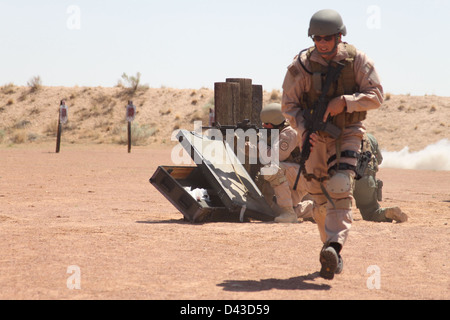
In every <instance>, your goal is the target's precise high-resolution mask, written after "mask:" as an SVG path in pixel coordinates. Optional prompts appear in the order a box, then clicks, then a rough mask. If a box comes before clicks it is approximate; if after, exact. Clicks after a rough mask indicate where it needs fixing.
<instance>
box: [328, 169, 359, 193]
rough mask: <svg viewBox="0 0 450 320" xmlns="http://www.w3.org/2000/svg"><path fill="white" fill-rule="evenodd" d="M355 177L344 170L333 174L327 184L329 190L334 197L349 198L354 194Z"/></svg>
mask: <svg viewBox="0 0 450 320" xmlns="http://www.w3.org/2000/svg"><path fill="white" fill-rule="evenodd" d="M352 189H353V177H352V176H351V175H350V174H349V173H347V172H343V171H338V172H337V173H336V174H335V175H333V176H332V177H331V178H330V180H329V181H328V184H327V191H328V193H329V194H330V197H331V198H333V199H343V198H348V197H350V196H351V195H352Z"/></svg>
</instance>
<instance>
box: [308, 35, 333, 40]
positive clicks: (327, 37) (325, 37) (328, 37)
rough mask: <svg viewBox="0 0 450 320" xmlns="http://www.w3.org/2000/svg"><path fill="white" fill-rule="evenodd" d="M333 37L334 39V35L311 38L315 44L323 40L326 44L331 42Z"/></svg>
mask: <svg viewBox="0 0 450 320" xmlns="http://www.w3.org/2000/svg"><path fill="white" fill-rule="evenodd" d="M334 37H335V36H334V35H331V36H324V37H321V36H314V37H313V40H314V41H315V42H320V41H322V40H325V41H326V42H329V41H331V40H333V39H334Z"/></svg>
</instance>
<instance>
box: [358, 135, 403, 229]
mask: <svg viewBox="0 0 450 320" xmlns="http://www.w3.org/2000/svg"><path fill="white" fill-rule="evenodd" d="M366 150H367V151H370V152H371V153H372V158H371V160H370V163H369V165H368V167H367V169H366V171H365V172H364V176H363V177H362V178H361V179H360V180H357V181H356V183H355V190H354V192H353V196H354V198H355V202H356V206H357V207H358V209H359V212H360V213H361V216H362V217H363V219H364V220H367V221H375V222H392V221H393V220H395V221H397V222H406V221H407V220H408V216H407V215H406V214H405V213H403V212H402V211H401V209H400V208H399V207H390V208H381V206H380V204H379V203H378V201H381V200H382V187H383V182H382V181H381V180H379V179H377V178H376V173H377V172H378V166H379V165H380V164H381V163H382V161H383V156H382V155H381V152H380V149H379V146H378V141H377V140H376V139H375V137H374V136H373V135H371V134H369V133H367V134H365V136H364V141H363V152H364V151H366Z"/></svg>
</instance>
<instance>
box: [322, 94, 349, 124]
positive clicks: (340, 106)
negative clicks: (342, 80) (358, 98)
mask: <svg viewBox="0 0 450 320" xmlns="http://www.w3.org/2000/svg"><path fill="white" fill-rule="evenodd" d="M346 106H347V103H346V102H345V98H344V96H339V97H336V98H334V99H333V100H331V101H330V102H329V103H328V108H327V111H326V112H325V115H324V117H323V122H326V121H327V119H328V116H332V117H334V116H337V115H338V114H339V113H342V112H344V110H345V107H346Z"/></svg>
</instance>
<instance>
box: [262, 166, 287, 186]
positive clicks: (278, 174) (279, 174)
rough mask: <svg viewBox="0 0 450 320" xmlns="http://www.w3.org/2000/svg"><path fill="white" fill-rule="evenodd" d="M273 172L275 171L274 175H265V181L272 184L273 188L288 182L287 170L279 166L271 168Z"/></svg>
mask: <svg viewBox="0 0 450 320" xmlns="http://www.w3.org/2000/svg"><path fill="white" fill-rule="evenodd" d="M271 170H273V172H274V174H272V175H264V179H265V180H266V181H267V182H269V183H270V185H271V186H272V187H276V186H279V185H282V184H283V183H285V182H287V178H286V174H285V170H283V169H282V168H280V167H278V166H276V167H275V166H273V165H272V166H271Z"/></svg>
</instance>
